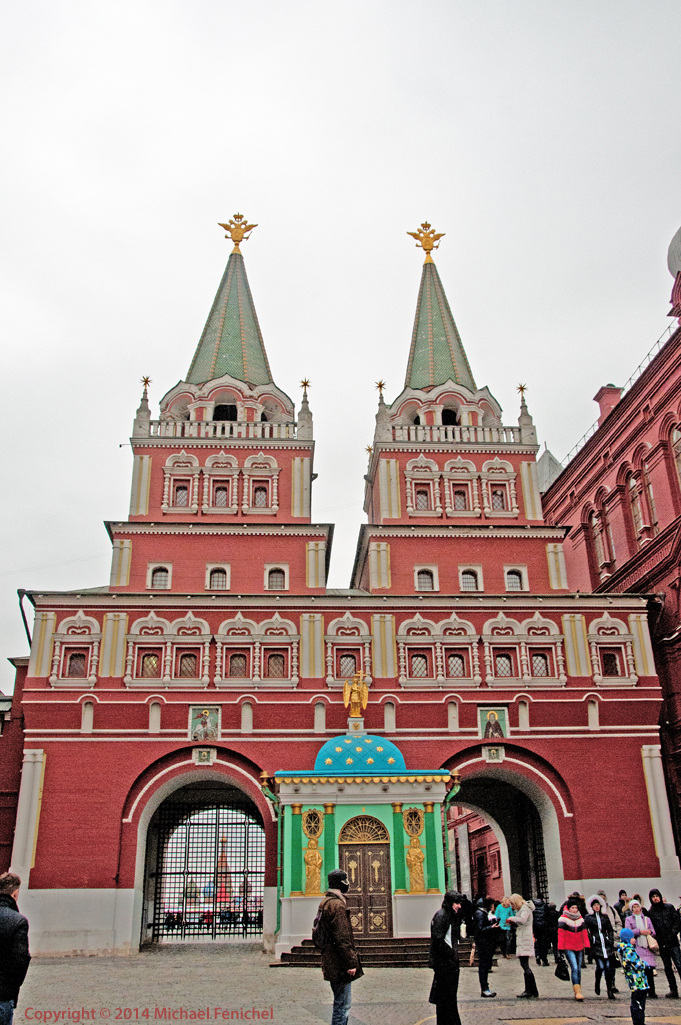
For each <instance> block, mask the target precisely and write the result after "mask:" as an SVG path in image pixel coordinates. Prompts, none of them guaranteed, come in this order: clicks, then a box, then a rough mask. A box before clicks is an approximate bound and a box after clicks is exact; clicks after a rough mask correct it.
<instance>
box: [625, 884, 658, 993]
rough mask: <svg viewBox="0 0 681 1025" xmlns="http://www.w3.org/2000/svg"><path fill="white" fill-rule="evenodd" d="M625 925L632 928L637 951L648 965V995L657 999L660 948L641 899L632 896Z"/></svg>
mask: <svg viewBox="0 0 681 1025" xmlns="http://www.w3.org/2000/svg"><path fill="white" fill-rule="evenodd" d="M624 926H625V928H626V929H631V931H632V932H633V934H634V937H635V939H636V953H637V954H638V955H639V957H640V958H641V960H642V961H643V962H644V963H645V966H646V977H647V979H648V996H649V997H650V999H651V1000H657V993H656V992H655V967H656V965H657V961H656V958H655V954H656V953H657V951H658V950H659V949H660V948H659V947H658V945H657V940H656V939H655V928H654V926H653V923H652V922H651V921H650V919H649V918H648V916H647V915H645V914H644V913H643V908H642V907H641V902H640V900H637V898H636V897H632V898H631V900H630V901H629V914H628V915H627V917H626V919H625V921H624Z"/></svg>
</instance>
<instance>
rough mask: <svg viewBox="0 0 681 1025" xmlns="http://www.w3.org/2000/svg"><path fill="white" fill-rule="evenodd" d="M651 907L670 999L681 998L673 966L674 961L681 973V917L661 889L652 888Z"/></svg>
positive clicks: (649, 912)
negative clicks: (664, 896) (680, 937)
mask: <svg viewBox="0 0 681 1025" xmlns="http://www.w3.org/2000/svg"><path fill="white" fill-rule="evenodd" d="M649 897H650V908H649V910H648V918H649V919H650V921H651V922H652V923H653V928H654V929H655V939H656V940H657V942H658V944H659V946H660V957H661V958H662V964H663V965H664V973H665V975H666V976H667V982H668V983H669V992H668V993H667V997H668V999H669V1000H678V999H679V988H678V986H677V984H676V976H675V975H674V969H673V967H672V961H673V962H674V964H675V965H676V970H677V972H678V973H679V975H681V949H679V929H681V918H680V917H679V913H678V911H677V910H676V908H675V907H674V905H673V904H666V903H665V901H664V900H663V899H662V894H661V893H660V891H659V890H651V891H650V894H649Z"/></svg>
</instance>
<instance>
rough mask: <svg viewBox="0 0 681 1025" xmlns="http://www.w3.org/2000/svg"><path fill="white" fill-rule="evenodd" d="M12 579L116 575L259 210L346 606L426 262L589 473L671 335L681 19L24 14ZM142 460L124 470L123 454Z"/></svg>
mask: <svg viewBox="0 0 681 1025" xmlns="http://www.w3.org/2000/svg"><path fill="white" fill-rule="evenodd" d="M0 11H1V24H0V81H1V83H2V98H1V104H0V106H1V110H2V113H1V115H0V118H1V132H2V144H3V145H2V160H1V161H0V177H1V180H2V196H3V199H4V202H3V204H2V215H1V216H2V241H3V245H2V256H1V261H2V262H1V265H0V273H1V288H2V295H1V310H2V312H1V314H0V316H1V317H2V337H3V342H4V360H3V362H4V368H5V375H4V396H5V398H4V402H5V413H4V425H5V427H4V430H5V435H4V437H5V442H4V474H3V485H4V500H3V502H2V517H3V534H2V536H3V539H4V554H3V559H2V564H1V565H0V583H1V585H2V586H1V587H0V655H1V656H2V661H1V663H0V664H1V665H2V668H1V669H0V687H2V688H3V689H4V690H5V691H8V690H11V687H12V674H13V671H12V669H11V667H10V666H9V665H8V664H7V663H6V662H5V657H6V656H12V655H22V654H26V652H27V646H26V641H25V637H24V633H23V628H22V625H21V620H20V618H19V613H18V608H17V600H16V589H17V588H18V587H24V588H34V589H40V588H45V589H46V590H47V589H58V588H64V589H67V590H68V589H73V588H77V587H90V586H94V585H98V584H104V583H107V582H108V576H109V562H110V544H109V540H108V537H107V535H106V533H105V530H104V527H103V526H102V521H103V520H105V519H117V518H125V517H126V516H127V508H128V500H129V484H130V471H131V461H132V460H131V453H130V449H129V447H127V446H125V444H124V443H125V442H126V440H127V438H128V437H129V433H130V428H131V424H132V419H133V416H134V411H135V408H136V406H137V404H138V401H139V397H140V392H141V387H140V384H139V379H140V377H141V376H142V375H143V374H149V375H151V377H152V379H153V385H152V388H151V396H150V397H151V399H152V401H153V404H154V412H155V413H156V412H157V408H158V407H157V405H156V403H157V402H158V400H159V399H160V398H161V396H162V395H163V394H164V393H165V392H166V391H167V390H168V389H169V388H171V387H172V386H173V385H174V384H175V383H176V382H177V381H178V380H180V379H182V378H183V377H184V375H185V374H186V372H187V369H188V366H189V363H190V360H191V357H192V354H193V351H194V349H195V346H196V343H197V341H198V338H199V335H200V333H201V329H202V327H203V324H204V321H205V319H206V316H207V314H208V310H209V308H210V305H211V302H212V299H213V296H214V293H215V290H216V288H217V285H218V282H219V280H220V277H221V275H222V272H223V269H224V264H225V262H226V260H227V257H228V255H229V251H230V246H229V244H228V242H226V241H225V240H224V238H223V233H222V232H221V231H220V229H219V228H218V227H217V222H218V221H224V220H226V219H227V218H228V217H230V216H231V215H232V214H234V213H235V212H236V211H241V212H242V213H244V214H245V215H246V216H247V217H248V218H249V219H250V220H251V221H254V222H257V223H258V228H257V229H256V230H255V231H254V233H253V236H252V238H251V240H250V241H249V242H248V243H246V244H245V245H244V246H243V252H244V256H245V260H246V267H247V270H248V275H249V278H250V283H251V288H252V291H253V295H254V299H255V303H256V308H257V311H258V315H259V318H260V323H261V327H262V330H263V334H264V338H265V343H266V346H267V351H268V355H269V359H270V364H271V367H272V371H273V374H274V378H275V381H276V383H277V384H278V385H279V386H280V387H281V388H283V389H284V391H286V392H287V393H288V394H290V395H291V396H292V397H293V398H294V401H295V402H296V404H298V402H299V400H300V389H299V386H298V385H299V381H300V379H301V377H303V376H308V377H309V378H310V379H311V380H312V388H311V390H310V404H311V407H312V410H313V413H314V417H315V438H316V441H317V450H316V457H315V459H316V462H315V470H316V471H317V472H318V474H319V479H318V481H317V482H316V484H315V490H314V496H313V518H314V519H315V520H316V521H318V522H327V521H330V522H335V523H336V540H335V546H334V553H333V557H332V562H331V576H330V581H329V583H330V584H331V585H332V586H340V587H346V586H348V583H349V576H350V571H351V567H352V558H353V553H354V546H355V542H356V537H357V531H358V528H359V524H360V522H361V520H362V516H363V514H362V509H361V503H362V495H363V479H362V478H363V474H364V473H365V471H366V453H365V451H364V449H365V446H366V445H367V444H369V443H370V442H371V440H372V437H373V426H374V414H375V410H376V398H377V396H376V391H375V387H374V383H375V381H377V380H378V379H379V377H383V378H385V379H386V380H387V382H388V389H387V398H388V399H389V400H392V399H393V398H394V397H395V396H396V395H397V394H398V393H399V392H400V391H401V389H402V386H403V382H404V374H405V369H406V360H407V354H408V348H409V341H410V337H411V329H412V323H413V317H414V309H415V303H416V297H417V291H418V286H419V280H420V274H421V264H422V254H421V252H420V250H416V249H415V248H414V242H413V240H412V239H410V238H409V237H408V236H407V234H406V232H407V231H408V230H415V229H416V228H417V226H418V225H419V224H420V222H421V221H423V220H424V219H426V218H427V219H429V220H430V221H431V223H432V224H433V225H434V227H435V228H436V229H437V230H438V231H444V232H446V236H445V238H444V239H443V241H442V244H441V248H440V250H439V252H438V253H437V254H436V262H437V264H438V269H439V272H440V276H441V278H442V281H443V283H444V286H445V289H446V291H447V294H448V297H449V301H450V305H451V307H452V310H453V313H454V317H455V319H456V321H457V324H458V327H459V331H460V333H461V336H462V338H463V341H464V345H465V347H466V350H467V353H468V357H469V360H470V363H471V367H472V369H473V373H474V375H475V378H476V381H477V383H478V386H479V387H482V386H483V385H487V386H488V387H489V388H490V390H491V391H492V393H493V394H494V395H495V396H496V398H497V399H498V400H499V402H500V403H501V405H502V406H503V408H504V422H505V423H507V424H512V423H515V422H516V420H517V416H518V397H517V394H516V391H515V388H516V385H517V384H518V382H519V381H523V382H526V383H527V385H528V393H527V399H528V404H529V407H530V411H531V412H532V414H533V415H534V418H535V422H536V424H537V427H538V432H539V438H540V441H541V443H542V445H543V443H544V442H546V443H547V444H548V446H549V448H550V449H551V450H552V451H553V452H554V454H555V455H556V456H557V457H558V458H562V457H563V456H564V455H565V453H566V452H567V451H568V450H569V449H570V448H571V447H572V445H573V444H574V443H575V442H576V441H577V440H578V439H579V438H580V436H581V435H582V434H583V433H584V431H585V430H586V429H587V428H588V427H589V425H590V424H591V423H592V422H593V420H594V419H595V417H596V414H597V408H596V406H595V404H594V403H593V401H592V397H593V395H594V394H595V393H596V391H597V389H598V388H599V387H600V385H602V384H605V383H607V382H610V381H612V382H614V383H616V384H622V383H624V381H626V379H627V378H628V377H629V376H630V374H631V373H632V372H633V371H634V370H635V368H636V366H637V364H638V363H639V362H640V361H641V359H643V357H644V356H645V354H646V353H647V352H648V351H649V349H650V348H651V346H652V345H653V344H654V342H655V341H656V339H657V338H658V337H659V336H660V335H661V333H662V332H663V331H664V330H665V328H666V327H667V325H668V324H669V320H668V319H667V317H666V314H667V311H668V309H669V304H668V299H669V294H670V290H671V284H672V281H671V278H670V276H669V274H668V271H667V268H666V252H667V247H668V244H669V242H670V240H671V238H672V236H673V234H674V233H675V232H676V230H677V229H678V228H679V225H681V192H680V190H679V169H680V168H681V144H680V137H679V96H680V95H681V71H680V68H681V61H680V60H679V39H681V4H679V2H678V0H655V2H654V3H651V2H650V0H641V2H627V0H617V2H601V0H570V2H561V0H466V2H461V0H449V2H445V0H439V2H433V0H419V2H418V3H415V2H414V0H410V2H405V0H386V2H377V0H361V2H357V3H355V2H348V0H345V2H343V3H338V2H335V3H331V2H325V0H314V2H305V0H301V2H296V0H262V2H258V0H249V2H248V3H244V2H243V0H239V2H234V0H185V2H176V0H162V2H155V0H135V2H125V0H116V3H108V2H101V0H87V2H71V3H69V2H68V0H59V2H58V3H54V2H53V0H51V2H42V3H40V2H31V0H23V2H22V3H16V2H5V3H4V4H3V5H2V7H1V8H0ZM121 444H123V445H124V447H119V446H120V445H121Z"/></svg>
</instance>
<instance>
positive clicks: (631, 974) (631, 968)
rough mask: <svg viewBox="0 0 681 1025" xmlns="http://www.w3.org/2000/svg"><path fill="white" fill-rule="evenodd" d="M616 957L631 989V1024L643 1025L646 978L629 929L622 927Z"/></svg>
mask: <svg viewBox="0 0 681 1025" xmlns="http://www.w3.org/2000/svg"><path fill="white" fill-rule="evenodd" d="M617 957H618V958H619V961H620V964H621V965H622V970H623V972H624V977H625V979H626V980H627V984H628V986H629V989H630V990H631V1021H632V1025H645V1020H646V997H647V996H648V978H647V976H646V965H645V961H644V960H643V958H642V957H639V955H638V954H637V952H636V948H635V946H634V934H633V932H632V931H631V929H622V931H621V933H620V941H619V943H618V944H617Z"/></svg>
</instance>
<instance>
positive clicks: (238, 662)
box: [229, 651, 248, 679]
mask: <svg viewBox="0 0 681 1025" xmlns="http://www.w3.org/2000/svg"><path fill="white" fill-rule="evenodd" d="M229 675H230V677H235V678H236V679H243V678H244V677H246V676H247V675H248V673H247V660H246V655H245V653H243V652H241V651H238V652H235V654H233V655H230V656H229Z"/></svg>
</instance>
